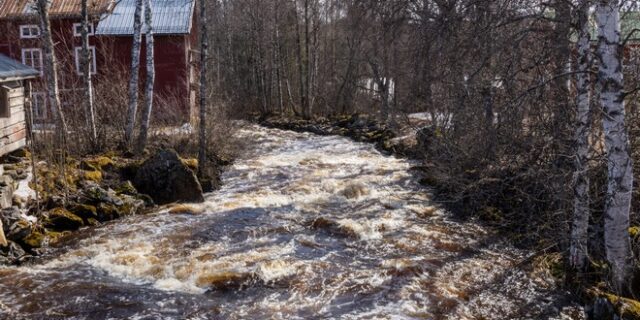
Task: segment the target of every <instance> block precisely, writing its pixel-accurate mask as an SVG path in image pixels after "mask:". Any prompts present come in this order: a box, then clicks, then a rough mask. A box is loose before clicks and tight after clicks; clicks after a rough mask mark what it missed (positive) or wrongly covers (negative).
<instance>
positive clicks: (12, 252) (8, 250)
mask: <svg viewBox="0 0 640 320" xmlns="http://www.w3.org/2000/svg"><path fill="white" fill-rule="evenodd" d="M26 254H27V253H26V252H25V251H24V249H22V247H20V245H18V244H17V243H15V242H12V241H9V245H8V246H6V247H0V264H16V263H18V262H19V261H20V259H21V258H22V257H24V256H25V255H26Z"/></svg>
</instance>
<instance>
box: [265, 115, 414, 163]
mask: <svg viewBox="0 0 640 320" xmlns="http://www.w3.org/2000/svg"><path fill="white" fill-rule="evenodd" d="M259 123H260V124H261V125H264V126H266V127H271V128H278V129H284V130H291V131H296V132H311V133H315V134H318V135H340V136H346V137H350V138H352V139H353V140H355V141H360V142H368V143H373V144H374V145H375V146H376V148H377V149H378V150H380V151H382V152H385V153H398V154H405V153H406V152H408V151H407V150H405V149H406V148H404V147H403V146H401V145H398V144H396V143H394V142H393V139H394V138H395V136H396V135H395V133H394V132H393V131H392V130H391V129H389V128H387V127H386V126H385V125H384V124H381V123H379V122H378V121H376V120H374V119H372V118H370V117H367V116H365V115H361V114H353V115H343V116H338V117H335V118H332V119H326V118H316V119H313V120H303V119H296V118H290V117H282V116H274V117H269V118H266V119H260V120H259Z"/></svg>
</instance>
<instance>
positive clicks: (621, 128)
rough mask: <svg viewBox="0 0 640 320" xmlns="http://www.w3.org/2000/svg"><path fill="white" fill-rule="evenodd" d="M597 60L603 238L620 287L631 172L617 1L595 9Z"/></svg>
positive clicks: (626, 243)
mask: <svg viewBox="0 0 640 320" xmlns="http://www.w3.org/2000/svg"><path fill="white" fill-rule="evenodd" d="M596 22H597V24H598V50H597V56H598V60H599V61H600V70H599V72H598V84H599V88H600V90H601V92H600V102H601V104H602V108H603V116H602V118H603V126H604V135H605V148H606V152H607V167H608V185H607V201H606V208H605V221H604V224H605V226H604V228H605V230H604V238H605V249H606V255H607V260H608V262H609V264H610V265H611V270H612V272H613V281H614V284H616V285H617V286H618V287H621V286H622V285H623V283H624V281H625V280H626V278H627V274H628V272H629V261H630V249H629V247H630V243H629V241H630V240H629V232H628V229H629V211H630V206H631V192H632V187H633V170H632V160H631V157H630V156H629V155H630V146H629V138H628V134H627V129H626V127H625V108H624V106H625V104H624V92H623V80H624V78H623V74H622V45H621V42H620V1H619V0H600V1H598V5H597V7H596Z"/></svg>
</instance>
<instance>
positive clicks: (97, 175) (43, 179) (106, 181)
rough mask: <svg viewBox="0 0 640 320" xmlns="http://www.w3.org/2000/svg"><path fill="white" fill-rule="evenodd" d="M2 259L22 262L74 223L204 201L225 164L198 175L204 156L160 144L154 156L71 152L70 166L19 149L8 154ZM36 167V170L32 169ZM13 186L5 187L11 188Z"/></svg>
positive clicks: (0, 243)
mask: <svg viewBox="0 0 640 320" xmlns="http://www.w3.org/2000/svg"><path fill="white" fill-rule="evenodd" d="M2 163H3V167H4V172H5V175H4V176H3V178H2V181H0V182H1V184H2V187H3V198H5V197H7V194H9V193H12V194H13V196H12V197H9V200H7V201H5V202H4V203H3V206H2V207H3V209H1V211H0V222H1V223H2V233H3V234H0V264H21V263H24V262H26V261H29V260H31V259H32V258H34V257H36V256H39V255H41V254H42V253H43V252H45V251H46V249H47V248H48V247H49V246H51V245H54V244H56V243H57V242H59V241H61V240H63V239H65V237H67V236H69V235H71V234H72V233H73V232H74V231H76V230H78V229H81V228H86V227H96V226H99V225H100V224H102V223H105V222H107V221H111V220H114V219H118V218H121V217H125V216H129V215H136V214H144V213H146V212H150V211H152V210H154V209H156V208H157V206H159V205H171V204H174V203H180V202H202V201H204V198H203V192H210V191H212V190H214V189H215V188H217V187H218V186H219V177H218V166H219V164H210V165H208V167H211V169H209V170H207V171H208V172H207V174H206V175H205V176H202V177H198V176H196V171H197V167H198V161H197V160H196V159H189V158H181V157H180V156H179V155H178V154H177V153H176V152H175V151H173V150H168V149H161V150H158V151H156V152H155V153H154V154H153V155H151V156H150V157H149V158H147V159H135V158H130V157H124V156H121V155H116V154H103V155H100V156H88V157H84V158H70V159H68V160H67V163H66V164H65V165H64V166H61V165H52V164H49V163H47V162H45V161H40V162H37V163H35V165H34V164H33V163H32V161H31V154H30V153H29V152H28V151H26V150H19V151H18V152H14V153H12V154H10V155H7V156H5V157H4V158H3V159H2ZM34 170H35V173H34V172H33V171H34ZM5 189H6V190H5Z"/></svg>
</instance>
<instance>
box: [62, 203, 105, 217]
mask: <svg viewBox="0 0 640 320" xmlns="http://www.w3.org/2000/svg"><path fill="white" fill-rule="evenodd" d="M68 209H69V211H71V212H72V213H73V214H75V215H76V216H78V217H80V218H82V219H84V220H85V221H86V220H88V219H96V218H98V209H97V208H96V207H95V206H92V205H90V204H84V203H74V204H72V205H70V206H69V208H68Z"/></svg>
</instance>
